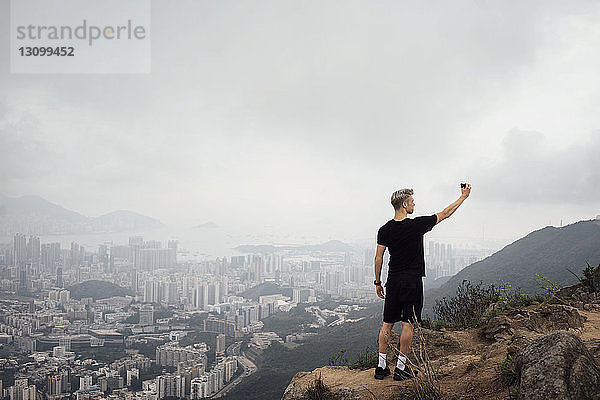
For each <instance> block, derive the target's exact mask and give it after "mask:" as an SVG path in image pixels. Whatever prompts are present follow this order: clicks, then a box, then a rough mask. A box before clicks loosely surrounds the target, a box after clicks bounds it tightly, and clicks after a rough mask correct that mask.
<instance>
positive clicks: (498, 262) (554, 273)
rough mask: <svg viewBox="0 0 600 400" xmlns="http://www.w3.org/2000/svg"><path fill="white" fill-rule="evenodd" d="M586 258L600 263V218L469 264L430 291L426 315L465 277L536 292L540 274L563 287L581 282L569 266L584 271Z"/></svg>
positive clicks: (531, 237)
mask: <svg viewBox="0 0 600 400" xmlns="http://www.w3.org/2000/svg"><path fill="white" fill-rule="evenodd" d="M586 261H587V262H589V263H590V264H591V265H598V263H600V221H598V220H589V221H580V222H577V223H574V224H571V225H567V226H564V227H562V228H556V227H552V226H547V227H545V228H543V229H540V230H537V231H534V232H531V233H530V234H528V235H527V236H525V237H523V238H521V239H519V240H517V241H515V242H513V243H511V244H509V245H508V246H506V247H504V248H503V249H502V250H500V251H498V252H496V253H494V254H492V255H491V256H489V257H487V258H486V259H484V260H481V261H478V262H476V263H474V264H471V265H469V266H468V267H466V268H464V269H463V270H462V271H460V272H459V273H458V274H456V275H454V276H453V277H452V278H451V279H450V280H449V281H448V282H446V283H445V284H443V285H442V286H440V287H439V288H436V289H431V290H426V291H425V303H424V306H423V316H425V315H427V314H429V315H430V316H432V317H433V311H432V309H433V305H435V300H436V299H439V298H442V297H444V296H445V297H451V296H454V294H455V293H456V288H457V287H458V286H459V285H460V283H461V282H462V281H463V280H465V279H466V280H469V281H471V282H473V283H475V282H479V281H483V282H484V283H485V284H489V283H494V284H500V283H501V281H502V280H503V281H505V282H508V283H510V284H511V285H512V287H513V288H516V287H520V288H521V289H522V291H523V292H524V293H529V294H533V293H539V292H542V291H543V289H542V288H541V287H540V284H541V282H540V281H539V278H536V274H539V275H540V276H542V277H544V278H546V279H548V280H550V281H551V282H553V283H556V284H557V285H558V286H559V287H562V286H567V285H570V284H573V283H575V282H576V281H577V279H576V278H575V277H574V276H573V275H572V274H571V273H570V272H569V271H568V270H567V268H568V269H570V270H571V271H573V272H575V273H578V274H581V270H582V269H583V268H584V267H585V266H586Z"/></svg>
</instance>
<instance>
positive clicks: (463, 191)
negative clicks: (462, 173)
mask: <svg viewBox="0 0 600 400" xmlns="http://www.w3.org/2000/svg"><path fill="white" fill-rule="evenodd" d="M460 191H461V196H462V197H464V198H465V199H466V198H467V197H469V195H470V194H471V184H469V183H467V186H466V187H464V188H460Z"/></svg>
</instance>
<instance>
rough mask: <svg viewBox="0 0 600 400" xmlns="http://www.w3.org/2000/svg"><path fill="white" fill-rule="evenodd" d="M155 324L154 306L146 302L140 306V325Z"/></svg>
mask: <svg viewBox="0 0 600 400" xmlns="http://www.w3.org/2000/svg"><path fill="white" fill-rule="evenodd" d="M153 324H154V306H153V305H152V304H144V305H142V306H141V307H140V325H141V326H149V325H153Z"/></svg>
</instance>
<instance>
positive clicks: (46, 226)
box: [0, 194, 164, 235]
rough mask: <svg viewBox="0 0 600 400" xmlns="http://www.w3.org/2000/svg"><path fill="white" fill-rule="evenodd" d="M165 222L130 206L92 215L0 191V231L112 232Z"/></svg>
mask: <svg viewBox="0 0 600 400" xmlns="http://www.w3.org/2000/svg"><path fill="white" fill-rule="evenodd" d="M162 226H164V224H163V223H162V222H160V221H159V220H157V219H155V218H152V217H148V216H145V215H142V214H139V213H136V212H134V211H129V210H116V211H111V212H108V213H105V214H102V215H100V216H97V217H88V216H86V215H83V214H81V213H78V212H76V211H73V210H69V209H67V208H65V207H63V206H61V205H59V204H55V203H52V202H50V201H48V200H46V199H44V198H43V197H40V196H37V195H23V196H20V197H8V196H5V195H3V194H0V235H12V234H14V233H17V232H21V233H25V234H37V235H40V234H73V233H107V232H108V233H112V232H120V231H125V230H135V229H147V228H159V227H162Z"/></svg>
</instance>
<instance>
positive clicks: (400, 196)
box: [392, 189, 414, 210]
mask: <svg viewBox="0 0 600 400" xmlns="http://www.w3.org/2000/svg"><path fill="white" fill-rule="evenodd" d="M413 193H414V191H413V190H412V189H400V190H396V191H395V192H394V193H392V206H393V207H394V210H398V209H400V207H402V204H403V203H404V202H405V201H408V198H409V197H410V196H412V194H413Z"/></svg>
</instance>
